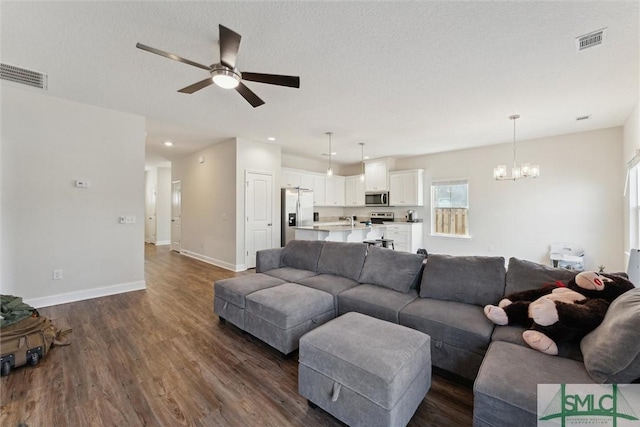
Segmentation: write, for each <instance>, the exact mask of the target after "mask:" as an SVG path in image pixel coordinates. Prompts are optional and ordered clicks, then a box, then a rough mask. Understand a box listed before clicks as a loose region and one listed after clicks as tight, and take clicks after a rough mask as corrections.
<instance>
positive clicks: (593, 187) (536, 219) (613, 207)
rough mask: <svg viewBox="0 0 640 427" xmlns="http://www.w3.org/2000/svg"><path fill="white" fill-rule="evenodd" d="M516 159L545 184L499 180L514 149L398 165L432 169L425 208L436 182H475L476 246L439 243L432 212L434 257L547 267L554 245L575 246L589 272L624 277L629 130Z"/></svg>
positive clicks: (521, 153)
mask: <svg viewBox="0 0 640 427" xmlns="http://www.w3.org/2000/svg"><path fill="white" fill-rule="evenodd" d="M517 155H518V161H519V162H523V161H527V162H530V163H535V164H539V165H540V167H541V177H540V178H538V179H524V180H519V181H515V182H513V181H495V180H494V179H493V177H492V173H493V167H494V166H495V165H496V164H498V163H502V164H505V163H506V164H509V159H510V158H511V144H500V145H494V146H488V147H481V148H475V149H469V150H461V151H453V152H447V153H439V154H434V155H428V156H421V157H415V158H403V159H397V160H396V169H415V168H423V169H425V205H427V204H428V203H430V188H429V187H430V183H431V182H432V181H433V180H446V179H456V178H463V179H468V180H469V203H470V208H469V227H470V230H471V235H472V237H471V239H469V240H460V239H451V238H442V237H432V236H431V235H430V212H429V207H428V206H425V207H424V208H422V209H419V210H420V212H421V214H422V217H423V218H425V222H426V224H425V234H426V235H425V242H426V248H427V249H428V251H429V252H430V253H431V252H433V253H448V254H454V255H460V254H477V255H500V256H504V257H505V258H508V257H511V256H514V257H518V258H522V259H528V260H531V261H535V262H541V263H547V262H548V254H549V244H550V243H552V242H569V243H573V244H577V245H581V246H582V247H583V248H584V250H585V267H586V268H588V269H595V268H597V266H598V265H604V266H605V267H606V271H622V270H625V269H626V266H625V265H624V254H623V225H622V220H623V200H622V190H623V185H624V181H623V178H624V176H623V171H622V170H621V168H620V163H621V159H622V128H620V127H618V128H610V129H603V130H597V131H591V132H582V133H574V134H569V135H560V136H554V137H549V138H543V139H538V140H531V141H525V142H519V143H518V151H517Z"/></svg>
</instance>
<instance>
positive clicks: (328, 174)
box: [327, 132, 333, 176]
mask: <svg viewBox="0 0 640 427" xmlns="http://www.w3.org/2000/svg"><path fill="white" fill-rule="evenodd" d="M327 135H329V167H328V168H327V176H331V175H333V168H332V167H331V156H333V152H332V151H331V135H333V132H327Z"/></svg>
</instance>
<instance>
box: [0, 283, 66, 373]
mask: <svg viewBox="0 0 640 427" xmlns="http://www.w3.org/2000/svg"><path fill="white" fill-rule="evenodd" d="M18 300H19V301H18ZM6 302H9V303H7V304H5V303H6ZM0 317H2V319H0V322H1V323H0V352H1V354H0V374H1V375H2V376H5V375H9V373H10V372H11V370H12V369H14V368H17V367H20V366H23V365H26V364H29V365H31V366H35V365H37V364H38V363H40V359H42V358H43V357H45V356H46V355H47V353H48V352H49V350H50V349H51V347H52V346H53V345H68V344H70V342H69V341H64V340H62V337H63V336H64V335H66V334H68V333H69V332H71V329H64V330H61V329H58V328H56V327H55V326H54V325H53V324H52V323H51V320H49V319H47V318H46V317H41V316H40V315H39V314H38V311H37V310H36V309H34V308H33V307H31V306H29V305H27V304H25V303H23V302H22V299H21V298H19V297H12V296H10V295H2V314H1V315H0Z"/></svg>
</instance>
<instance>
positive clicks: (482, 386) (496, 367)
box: [473, 341, 592, 426]
mask: <svg viewBox="0 0 640 427" xmlns="http://www.w3.org/2000/svg"><path fill="white" fill-rule="evenodd" d="M516 379H517V382H514V381H516ZM567 383H570V384H591V383H592V381H591V378H590V377H589V374H587V371H586V370H585V368H584V365H583V364H582V363H580V362H577V361H575V360H571V359H565V358H564V357H557V356H549V355H547V354H543V353H540V352H539V351H536V350H533V349H531V348H529V347H523V346H520V345H517V344H512V343H508V342H502V341H494V342H492V343H491V345H490V346H489V349H488V350H487V354H486V355H485V357H484V360H483V361H482V366H481V367H480V371H479V372H478V376H477V378H476V381H475V383H474V385H473V417H474V420H473V423H474V424H473V425H474V426H475V425H490V426H503V425H510V426H535V425H537V423H538V417H537V411H538V406H537V402H538V384H567ZM516 384H517V385H516Z"/></svg>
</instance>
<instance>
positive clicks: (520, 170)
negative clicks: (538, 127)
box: [493, 114, 540, 181]
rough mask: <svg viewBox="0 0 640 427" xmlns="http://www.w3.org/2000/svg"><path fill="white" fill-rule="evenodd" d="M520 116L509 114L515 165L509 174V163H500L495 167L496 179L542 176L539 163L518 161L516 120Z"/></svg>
mask: <svg viewBox="0 0 640 427" xmlns="http://www.w3.org/2000/svg"><path fill="white" fill-rule="evenodd" d="M519 118H520V116H519V115H518V114H514V115H513V116H509V120H513V167H512V168H511V175H510V176H509V175H507V165H498V166H496V167H495V168H493V178H494V179H495V180H496V181H515V180H517V179H520V178H537V177H539V176H540V166H539V165H532V164H530V163H523V164H522V165H520V166H518V165H517V163H516V120H518V119H519Z"/></svg>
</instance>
